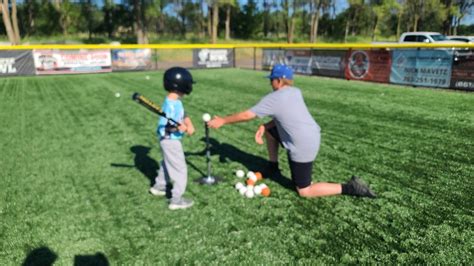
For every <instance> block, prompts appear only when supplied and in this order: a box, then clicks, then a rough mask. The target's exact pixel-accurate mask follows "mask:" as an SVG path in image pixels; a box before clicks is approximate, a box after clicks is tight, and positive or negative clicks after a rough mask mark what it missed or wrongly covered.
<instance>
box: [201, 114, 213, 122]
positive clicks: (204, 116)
mask: <svg viewBox="0 0 474 266" xmlns="http://www.w3.org/2000/svg"><path fill="white" fill-rule="evenodd" d="M202 120H204V122H209V121H210V120H211V115H210V114H208V113H205V114H203V115H202Z"/></svg>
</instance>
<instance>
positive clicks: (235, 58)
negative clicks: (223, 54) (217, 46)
mask: <svg viewBox="0 0 474 266" xmlns="http://www.w3.org/2000/svg"><path fill="white" fill-rule="evenodd" d="M232 50H233V52H234V62H233V67H234V68H235V66H236V61H237V53H236V50H235V47H234V48H232Z"/></svg>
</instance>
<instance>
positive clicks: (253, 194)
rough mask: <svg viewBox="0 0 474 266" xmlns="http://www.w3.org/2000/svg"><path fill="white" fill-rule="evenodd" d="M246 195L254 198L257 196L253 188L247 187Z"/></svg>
mask: <svg viewBox="0 0 474 266" xmlns="http://www.w3.org/2000/svg"><path fill="white" fill-rule="evenodd" d="M245 196H246V197H247V198H253V196H255V193H253V189H247V191H246V192H245Z"/></svg>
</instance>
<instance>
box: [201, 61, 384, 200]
mask: <svg viewBox="0 0 474 266" xmlns="http://www.w3.org/2000/svg"><path fill="white" fill-rule="evenodd" d="M268 78H269V79H270V84H271V86H272V89H273V92H271V93H269V94H267V95H266V96H265V97H263V98H262V99H261V100H260V102H259V103H257V104H256V105H255V106H253V107H252V108H250V109H248V110H246V111H243V112H240V113H236V114H233V115H229V116H226V117H219V116H216V117H215V118H214V119H212V120H211V121H209V122H208V125H209V127H211V128H219V127H221V126H223V125H225V124H232V123H237V122H243V121H248V120H251V119H254V118H255V117H259V118H262V117H265V116H270V117H272V118H273V119H272V120H271V121H270V122H268V123H266V124H264V125H260V126H259V128H258V130H257V132H256V133H255V141H256V142H257V143H258V144H263V139H262V137H263V136H265V139H266V141H267V149H268V155H269V165H268V168H267V171H264V175H265V176H274V175H279V174H280V170H279V168H278V147H279V145H282V146H283V147H284V148H285V149H286V150H287V153H288V162H289V166H290V171H291V179H292V180H293V183H294V184H295V185H296V190H297V191H298V194H299V195H300V196H301V197H322V196H330V195H340V194H343V195H353V196H363V197H375V193H373V192H372V191H371V190H370V189H369V187H368V186H367V185H365V184H364V183H362V182H361V180H360V179H359V178H358V177H355V176H353V177H352V178H351V179H350V180H349V181H348V182H347V183H345V184H336V183H323V182H319V183H312V182H311V175H312V171H313V163H314V160H315V159H316V155H317V154H318V151H319V145H320V139H321V133H320V131H321V129H320V127H319V125H318V124H317V123H316V121H314V119H313V117H312V116H311V114H310V113H309V111H308V108H307V107H306V104H305V102H304V99H303V95H302V93H301V91H300V89H298V88H296V87H293V71H292V70H291V68H289V67H288V66H286V65H282V64H277V65H275V66H274V67H273V68H272V71H271V74H270V76H268Z"/></svg>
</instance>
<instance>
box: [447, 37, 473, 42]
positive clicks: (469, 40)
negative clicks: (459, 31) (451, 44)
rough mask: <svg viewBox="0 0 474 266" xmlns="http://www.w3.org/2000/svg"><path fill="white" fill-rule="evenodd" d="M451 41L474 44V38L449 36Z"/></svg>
mask: <svg viewBox="0 0 474 266" xmlns="http://www.w3.org/2000/svg"><path fill="white" fill-rule="evenodd" d="M448 38H449V39H450V40H453V41H460V42H466V43H474V36H448Z"/></svg>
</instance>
